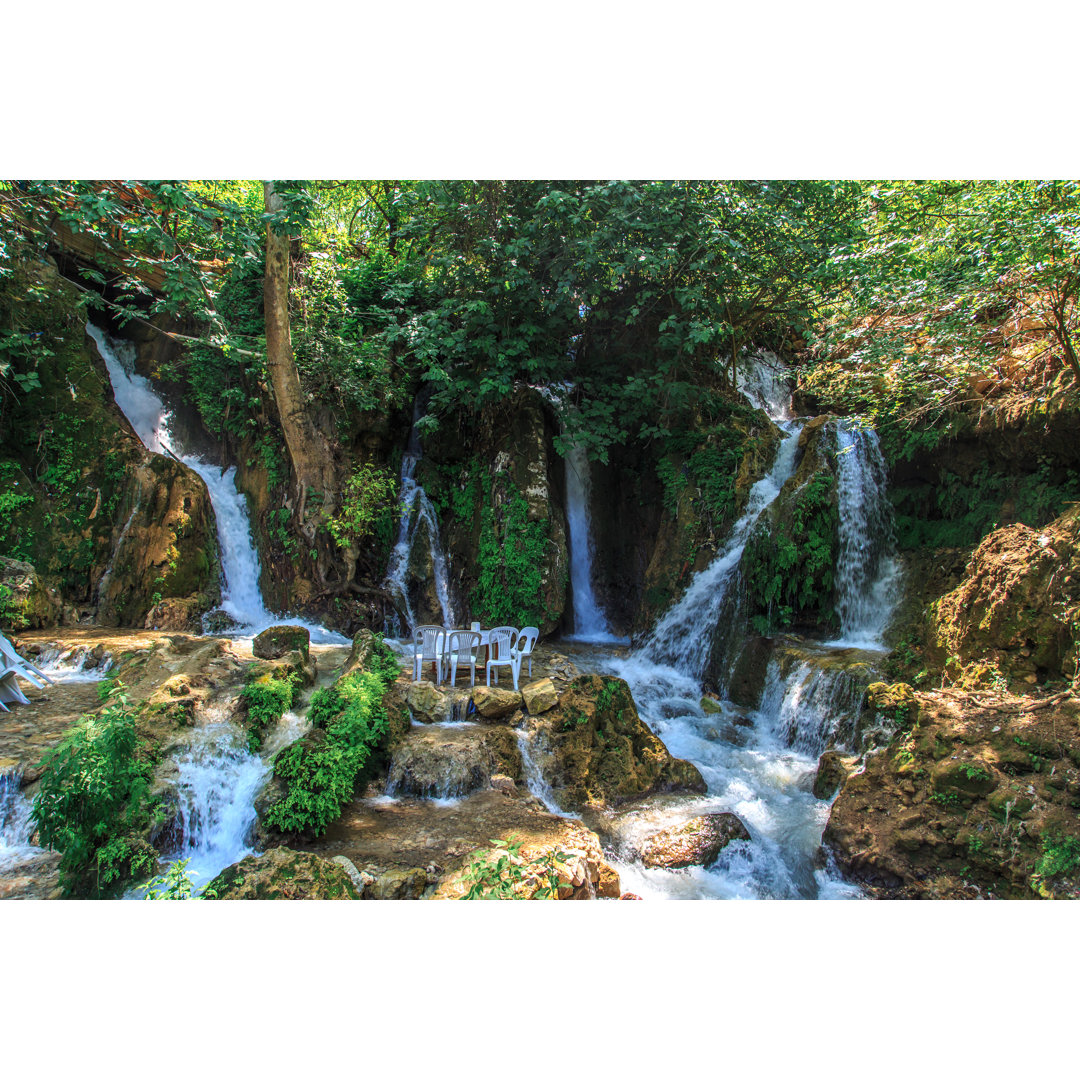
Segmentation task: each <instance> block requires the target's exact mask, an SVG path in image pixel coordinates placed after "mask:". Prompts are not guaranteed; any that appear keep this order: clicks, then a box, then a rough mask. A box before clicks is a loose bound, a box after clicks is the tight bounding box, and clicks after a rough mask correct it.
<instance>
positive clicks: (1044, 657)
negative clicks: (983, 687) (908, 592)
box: [930, 507, 1080, 686]
mask: <svg viewBox="0 0 1080 1080" xmlns="http://www.w3.org/2000/svg"><path fill="white" fill-rule="evenodd" d="M1078 610H1080V508H1076V507H1074V508H1073V509H1072V510H1070V511H1069V512H1068V513H1066V514H1064V515H1062V516H1061V517H1060V518H1058V519H1057V520H1056V521H1054V522H1051V524H1049V525H1047V526H1046V528H1045V529H1031V528H1028V526H1026V525H1010V526H1008V527H1006V528H1004V529H998V530H997V531H996V532H993V533H991V534H990V535H989V536H988V537H986V539H985V540H983V542H982V543H981V544H980V545H979V546H978V548H977V549H976V550H975V554H974V555H973V556H972V557H971V562H970V563H969V564H968V567H967V571H966V573H965V576H964V579H963V581H962V582H961V583H960V585H959V587H958V588H956V589H954V590H953V591H952V592H950V593H948V594H947V595H945V596H943V597H942V598H941V599H940V600H939V601H938V602H937V603H936V604H935V605H934V607H933V609H932V613H931V618H932V622H933V627H932V634H931V642H930V644H931V650H930V652H931V658H932V659H933V660H935V661H937V662H938V663H939V664H941V665H942V666H945V665H949V670H950V673H951V674H953V675H954V677H955V676H961V675H962V677H963V678H964V680H965V683H966V684H967V685H970V686H976V685H979V684H985V683H993V681H994V678H995V676H998V677H1000V676H1005V677H1006V678H1007V679H1009V680H1011V681H1013V682H1018V683H1022V684H1028V685H1033V684H1035V683H1037V682H1041V681H1044V680H1045V679H1047V678H1056V677H1060V676H1062V675H1069V676H1071V675H1072V674H1073V673H1074V671H1075V667H1076V660H1077V641H1076V630H1075V627H1076V625H1077V621H1076V614H1077V611H1078ZM952 658H956V659H952Z"/></svg>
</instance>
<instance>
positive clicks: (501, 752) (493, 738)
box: [387, 727, 521, 799]
mask: <svg viewBox="0 0 1080 1080" xmlns="http://www.w3.org/2000/svg"><path fill="white" fill-rule="evenodd" d="M496 775H501V776H502V777H504V778H506V779H508V780H509V781H510V783H511V784H513V780H514V779H515V778H516V777H519V776H521V753H520V751H519V750H518V747H517V740H516V739H515V738H514V735H513V733H512V732H510V731H509V730H507V729H506V728H502V727H500V728H489V729H484V728H477V727H465V728H462V729H459V730H455V728H453V727H435V728H427V729H414V730H413V732H411V733H410V735H409V736H408V738H406V739H405V740H404V741H403V742H402V743H401V744H400V745H399V746H398V747H397V748H396V749H395V750H394V755H393V758H392V759H391V762H390V775H389V779H388V781H387V792H388V793H389V794H392V795H413V796H418V797H420V798H427V799H431V798H438V799H449V798H459V797H461V796H463V795H468V794H469V793H470V792H472V791H476V790H478V789H480V788H486V787H488V786H490V784H491V780H492V777H493V776H496Z"/></svg>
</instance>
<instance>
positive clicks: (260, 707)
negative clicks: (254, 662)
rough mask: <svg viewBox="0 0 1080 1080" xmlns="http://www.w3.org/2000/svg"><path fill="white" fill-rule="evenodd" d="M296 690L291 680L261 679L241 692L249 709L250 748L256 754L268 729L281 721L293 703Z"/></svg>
mask: <svg viewBox="0 0 1080 1080" xmlns="http://www.w3.org/2000/svg"><path fill="white" fill-rule="evenodd" d="M295 693H296V689H295V687H294V685H293V682H292V680H291V679H274V678H267V679H259V680H258V681H256V682H250V683H248V684H247V686H245V687H244V689H243V690H241V691H240V700H241V701H242V702H243V703H244V707H245V708H246V709H247V721H248V748H249V749H250V750H251V752H252V753H253V754H254V753H255V752H256V751H257V750H258V749H259V747H260V746H261V745H262V741H263V737H264V736H265V735H266V729H267V728H268V727H269V726H270V725H271V724H273V723H275V722H276V721H277V720H279V719H280V718H281V716H282V714H283V713H284V712H285V710H286V709H288V708H290V707H291V706H292V703H293V698H294V696H295Z"/></svg>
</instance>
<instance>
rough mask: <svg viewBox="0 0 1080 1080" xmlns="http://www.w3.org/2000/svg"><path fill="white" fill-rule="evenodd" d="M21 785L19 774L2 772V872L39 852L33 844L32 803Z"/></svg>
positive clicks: (0, 820)
mask: <svg viewBox="0 0 1080 1080" xmlns="http://www.w3.org/2000/svg"><path fill="white" fill-rule="evenodd" d="M21 783H22V773H21V772H20V771H18V770H15V769H11V770H8V771H6V772H0V871H3V870H7V869H9V868H10V867H11V866H13V865H14V864H15V863H20V862H23V861H25V860H26V858H27V857H28V856H32V855H34V854H36V853H38V851H39V850H40V849H38V848H35V847H34V846H33V845H32V844H31V843H30V837H31V836H32V835H33V833H34V823H33V822H32V821H31V819H30V810H31V805H30V800H29V799H28V798H26V796H25V795H23V793H22V792H21V791H20V790H19V789H20V786H21Z"/></svg>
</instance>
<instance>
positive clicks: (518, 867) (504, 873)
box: [461, 833, 570, 900]
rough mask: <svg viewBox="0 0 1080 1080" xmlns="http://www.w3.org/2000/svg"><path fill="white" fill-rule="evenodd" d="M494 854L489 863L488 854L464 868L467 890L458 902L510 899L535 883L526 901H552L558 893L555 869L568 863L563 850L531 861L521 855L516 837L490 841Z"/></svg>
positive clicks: (557, 869)
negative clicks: (518, 891) (524, 887)
mask: <svg viewBox="0 0 1080 1080" xmlns="http://www.w3.org/2000/svg"><path fill="white" fill-rule="evenodd" d="M489 843H490V844H491V846H492V847H493V848H494V849H495V850H496V852H498V858H496V859H494V860H492V859H491V857H490V856H488V855H479V856H477V857H476V858H475V859H474V860H473V861H472V862H471V863H470V864H469V866H468V867H467V868H466V871H465V880H466V881H467V882H469V889H468V891H467V892H466V893H465V895H464V896H462V898H461V899H462V900H513V899H514V898H515V895H516V890H520V889H521V886H522V885H523V884H526V883H528V882H535V883H536V889H535V890H534V891H533V893H532V894H531V896H530V897H529V899H530V900H555V899H557V898H558V893H559V867H560V865H562V864H564V863H566V862H568V861H569V859H570V856H569V855H567V853H566V852H565V851H561V850H556V851H548V852H545V853H544V854H543V855H539V856H537V857H536V858H534V859H528V860H526V859H525V858H524V857H523V856H522V855H521V847H522V843H523V841H522V840H521V838H520V837H518V836H517V835H516V834H513V833H512V834H511V835H510V838H509V839H508V840H491V841H489Z"/></svg>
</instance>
